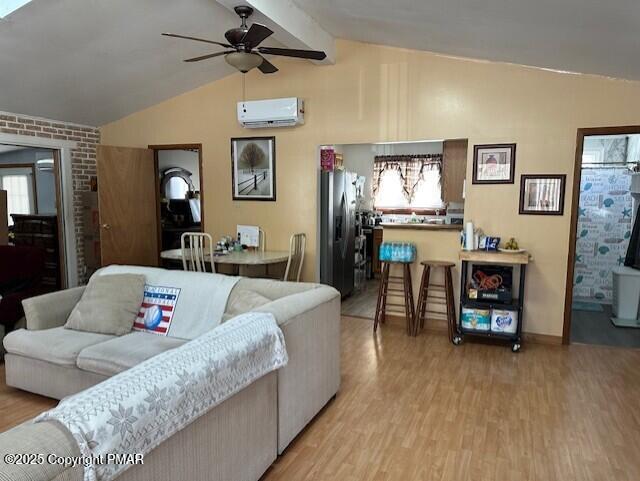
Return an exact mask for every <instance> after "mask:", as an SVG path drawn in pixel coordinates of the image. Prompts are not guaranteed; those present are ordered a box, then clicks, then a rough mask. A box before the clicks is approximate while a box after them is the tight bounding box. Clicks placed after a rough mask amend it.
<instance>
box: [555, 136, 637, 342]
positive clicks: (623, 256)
mask: <svg viewBox="0 0 640 481" xmlns="http://www.w3.org/2000/svg"><path fill="white" fill-rule="evenodd" d="M573 195H574V197H573V199H574V202H573V212H572V224H571V250H570V256H569V266H568V267H569V268H568V271H569V274H570V277H568V279H567V293H568V294H567V305H566V306H565V330H564V331H565V332H564V341H565V343H568V342H580V343H586V344H599V345H609V346H619V347H640V321H639V320H638V319H640V312H639V309H638V308H639V302H640V270H638V268H637V266H635V267H634V265H633V263H630V261H629V258H630V257H629V255H628V253H629V251H630V250H631V251H633V250H634V246H633V244H634V242H635V243H636V244H637V243H638V239H637V235H636V238H635V241H634V238H633V237H634V236H633V230H634V221H635V219H636V217H637V210H638V200H640V127H629V128H626V127H622V128H605V129H584V130H581V131H580V132H579V134H578V146H577V155H576V170H575V179H574V192H573ZM636 250H637V246H636Z"/></svg>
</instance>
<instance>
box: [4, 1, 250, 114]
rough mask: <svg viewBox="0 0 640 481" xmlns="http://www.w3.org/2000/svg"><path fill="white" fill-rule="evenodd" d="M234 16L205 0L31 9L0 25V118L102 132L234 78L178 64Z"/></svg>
mask: <svg viewBox="0 0 640 481" xmlns="http://www.w3.org/2000/svg"><path fill="white" fill-rule="evenodd" d="M238 24H239V19H238V17H237V16H236V15H235V14H234V13H232V12H230V11H229V10H227V9H226V8H224V7H222V6H221V5H219V4H218V3H216V2H215V1H214V0H55V1H52V0H33V1H32V2H31V3H29V4H27V5H26V6H25V7H23V8H21V9H19V10H17V11H16V12H15V13H13V14H12V15H10V16H8V17H7V18H6V19H4V20H0V110H5V111H10V112H18V113H22V114H30V115H37V116H42V117H48V118H53V119H59V120H66V121H71V122H78V123H83V124H89V125H102V124H104V123H106V122H109V121H112V120H116V119H118V118H121V117H123V116H125V115H127V114H130V113H132V112H135V111H137V110H140V109H142V108H144V107H147V106H150V105H153V104H155V103H157V102H160V101H162V100H165V99H167V98H170V97H172V96H175V95H177V94H179V93H181V92H186V91H188V90H191V89H193V88H195V87H198V86H200V85H204V84H206V83H208V82H211V81H212V80H216V79H219V78H221V77H223V76H225V75H228V74H230V73H232V72H234V71H235V70H234V69H233V68H232V67H230V66H228V65H227V64H226V63H225V61H224V59H221V58H219V59H215V60H213V61H210V62H199V63H193V64H185V63H183V62H182V59H185V58H188V57H192V56H196V55H201V54H206V53H211V52H215V51H217V50H218V47H216V46H215V45H210V46H208V45H207V44H201V43H197V42H190V41H186V40H178V39H171V38H166V37H161V36H160V34H161V33H162V32H179V33H183V34H187V35H189V34H190V35H193V36H203V37H205V38H211V39H214V40H219V41H222V40H224V38H223V34H224V32H225V31H226V30H228V29H229V28H232V27H235V26H237V25H238Z"/></svg>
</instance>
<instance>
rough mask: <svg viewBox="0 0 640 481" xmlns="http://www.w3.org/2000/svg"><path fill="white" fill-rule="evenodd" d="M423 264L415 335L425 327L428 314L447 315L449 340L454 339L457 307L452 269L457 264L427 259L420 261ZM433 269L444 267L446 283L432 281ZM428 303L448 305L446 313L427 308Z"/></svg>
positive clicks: (414, 329)
mask: <svg viewBox="0 0 640 481" xmlns="http://www.w3.org/2000/svg"><path fill="white" fill-rule="evenodd" d="M420 264H421V265H422V266H423V269H422V279H421V280H420V291H419V292H418V304H417V306H416V319H415V320H414V321H413V335H414V336H417V335H418V332H419V330H421V329H423V328H424V323H425V319H426V316H427V314H436V315H440V316H446V318H447V327H448V331H449V340H453V336H454V335H455V330H456V324H457V322H456V309H455V299H454V295H453V276H452V273H451V269H453V268H454V267H455V266H456V264H455V262H449V261H438V260H426V261H422V262H420ZM432 269H434V270H435V269H442V270H443V274H444V284H435V283H432V282H431V272H432ZM427 304H435V305H443V306H446V313H445V312H442V311H437V310H433V309H427Z"/></svg>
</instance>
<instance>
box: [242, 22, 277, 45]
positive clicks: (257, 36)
mask: <svg viewBox="0 0 640 481" xmlns="http://www.w3.org/2000/svg"><path fill="white" fill-rule="evenodd" d="M272 33H273V30H271V29H270V28H269V27H265V26H264V25H261V24H259V23H254V24H252V25H251V26H250V27H249V30H248V31H247V33H245V34H244V37H242V43H243V44H245V45H249V46H251V48H253V47H257V46H258V45H260V44H261V43H262V41H263V40H264V39H265V38H267V37H269V36H270V35H271V34H272Z"/></svg>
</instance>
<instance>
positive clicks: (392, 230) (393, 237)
mask: <svg viewBox="0 0 640 481" xmlns="http://www.w3.org/2000/svg"><path fill="white" fill-rule="evenodd" d="M382 227H383V241H384V242H411V243H413V244H414V245H415V246H416V260H415V262H414V263H413V264H412V265H411V279H412V284H413V292H414V297H415V299H414V302H417V296H418V292H420V279H421V276H422V266H421V265H420V262H421V261H423V260H438V261H447V262H453V263H455V264H456V267H455V268H454V269H453V270H452V274H453V286H454V296H455V299H456V305H457V303H458V302H459V298H460V289H459V287H460V261H459V259H458V254H459V252H460V232H461V230H462V226H461V225H450V224H417V223H415V224H400V223H393V224H391V223H390V224H386V223H383V224H382ZM438 271H440V269H438ZM391 274H392V275H396V274H397V273H394V272H391ZM432 282H433V283H434V284H444V278H443V276H442V273H441V272H435V273H434V274H433V278H432ZM432 307H433V309H434V310H436V309H437V310H442V308H441V307H440V308H438V307H436V306H435V305H434V306H430V307H429V308H432ZM433 317H435V316H433ZM442 317H443V318H442V319H431V318H430V319H427V323H426V327H427V328H431V327H436V328H438V329H442V330H446V329H447V322H446V321H445V320H444V316H442Z"/></svg>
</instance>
